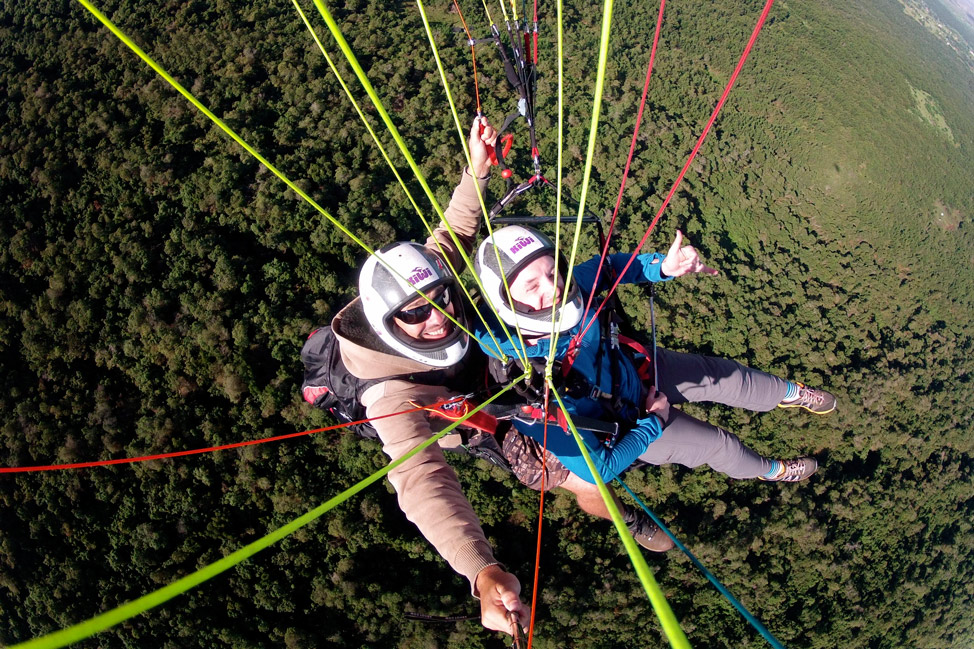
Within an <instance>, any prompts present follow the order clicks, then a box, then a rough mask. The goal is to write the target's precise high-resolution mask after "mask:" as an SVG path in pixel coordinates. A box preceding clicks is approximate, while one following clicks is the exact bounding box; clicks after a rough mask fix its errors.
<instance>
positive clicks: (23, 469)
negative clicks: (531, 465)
mask: <svg viewBox="0 0 974 649" xmlns="http://www.w3.org/2000/svg"><path fill="white" fill-rule="evenodd" d="M459 398H462V397H457V399H459ZM457 399H448V400H445V401H443V402H442V403H438V404H434V406H439V405H443V404H446V403H451V402H453V401H456V400H457ZM428 407H431V406H424V407H419V408H412V409H410V410H403V411H402V412H394V413H391V414H388V415H381V416H379V417H372V418H371V419H360V420H358V421H350V422H348V423H346V424H337V425H335V426H326V427H324V428H315V429H314V430H304V431H301V432H300V433H288V434H287V435H277V436H276V437H265V438H264V439H252V440H249V441H246V442H235V443H233V444H223V445H222V446H210V447H208V448H196V449H191V450H188V451H173V452H171V453H159V454H157V455H143V456H141V457H123V458H119V459H116V460H101V461H98V462H78V463H75V464H49V465H46V466H20V467H0V473H37V472H40V471H61V470H65V469H85V468H88V467H93V466H109V465H112V464H133V463H135V462H148V461H149V460H164V459H166V458H171V457H182V456H184V455H200V454H202V453H212V452H214V451H226V450H228V449H231V448H240V447H241V446H253V445H255V444H264V443H266V442H279V441H281V440H284V439H291V438H293V437H301V436H303V435H313V434H314V433H323V432H325V431H329V430H338V429H340V428H347V427H348V426H355V425H356V424H367V423H369V422H371V421H377V420H379V419H386V418H388V417H397V416H399V415H407V414H409V413H411V412H418V411H421V410H424V409H425V408H428Z"/></svg>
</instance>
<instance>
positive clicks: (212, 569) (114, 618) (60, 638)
mask: <svg viewBox="0 0 974 649" xmlns="http://www.w3.org/2000/svg"><path fill="white" fill-rule="evenodd" d="M516 383H517V382H516V381H515V382H514V383H511V384H510V385H508V386H507V387H505V388H504V389H503V390H502V391H501V392H498V393H497V394H496V395H494V396H493V397H491V398H490V399H488V400H487V401H485V402H484V403H483V404H481V405H480V406H478V407H476V408H474V409H473V410H471V411H470V412H469V413H467V415H466V416H464V417H463V418H462V419H460V420H458V421H455V422H453V423H451V424H450V425H449V426H447V427H446V428H445V429H443V430H442V431H441V432H439V433H437V434H436V435H434V436H432V437H430V438H429V439H428V440H426V441H425V442H423V443H422V444H420V445H419V446H417V447H416V448H414V449H413V450H411V451H410V452H409V453H407V454H406V455H404V456H402V457H401V458H399V459H398V460H395V461H393V462H390V463H389V464H388V465H387V466H385V467H383V468H382V469H379V470H378V471H376V472H375V473H373V474H372V475H370V476H369V477H367V478H365V479H363V480H361V481H359V482H358V483H356V484H354V485H353V486H351V487H349V488H348V489H346V490H345V491H343V492H341V493H340V494H338V495H337V496H335V497H334V498H332V499H331V500H329V501H327V502H325V503H324V504H322V505H319V506H318V507H315V508H314V509H312V510H311V511H309V512H308V513H306V514H304V515H303V516H299V517H298V518H296V519H294V520H293V521H291V522H290V523H288V524H286V525H284V526H283V527H280V528H278V529H277V530H275V531H273V532H271V533H270V534H268V535H266V536H264V537H263V538H260V539H257V540H256V541H254V542H253V543H249V544H247V545H245V546H244V547H242V548H240V549H239V550H237V551H235V552H232V553H231V554H229V555H227V556H226V557H224V558H223V559H220V560H219V561H217V562H215V563H211V564H210V565H208V566H205V567H204V568H202V569H200V570H197V571H196V572H194V573H193V574H191V575H186V576H185V577H183V578H182V579H178V580H176V581H174V582H173V583H171V584H169V585H168V586H164V587H162V588H160V589H159V590H156V591H154V592H151V593H149V594H148V595H143V596H142V597H140V598H138V599H136V600H132V601H131V602H128V603H126V604H122V605H121V606H119V607H117V608H114V609H112V610H111V611H108V612H106V613H102V614H101V615H98V616H96V617H93V618H91V619H90V620H86V621H85V622H81V623H80V624H75V625H74V626H71V627H68V628H67V629H63V630H61V631H55V632H54V633H51V634H48V635H46V636H42V637H40V638H35V639H33V640H28V641H27V642H22V643H20V644H16V645H11V646H10V647H9V649H57V648H58V647H66V646H67V645H69V644H72V643H74V642H78V641H79V640H84V639H85V638H89V637H91V636H93V635H95V634H96V633H98V632H100V631H104V630H105V629H108V628H110V627H113V626H115V625H116V624H120V623H121V622H124V621H125V620H128V619H130V618H133V617H135V616H136V615H139V614H140V613H144V612H145V611H148V610H149V609H151V608H154V607H156V606H159V605H160V604H164V603H165V602H168V601H169V600H171V599H172V598H174V597H176V596H177V595H181V594H183V593H185V592H186V591H188V590H189V589H191V588H193V587H194V586H198V585H199V584H201V583H203V582H204V581H207V580H208V579H212V578H213V577H216V576H217V575H219V574H221V573H223V572H226V571H227V570H229V569H230V568H232V567H234V566H236V565H237V564H239V563H242V562H244V561H246V560H247V559H249V558H250V557H252V556H254V555H255V554H257V553H258V552H260V551H261V550H264V549H266V548H268V547H270V546H271V545H273V544H274V543H276V542H278V541H280V540H281V539H283V538H284V537H286V536H288V535H290V534H293V533H294V532H296V531H297V530H299V529H300V528H302V527H304V526H305V525H307V524H308V523H311V522H313V521H315V520H316V519H318V518H320V517H321V515H322V514H324V513H325V512H327V511H329V510H330V509H333V508H334V507H336V506H338V505H340V504H341V503H343V502H345V501H346V500H348V499H349V498H351V497H352V496H354V495H355V494H357V493H359V492H360V491H362V490H363V489H365V488H366V487H368V486H369V485H371V484H373V483H375V482H377V481H379V480H381V479H382V478H383V477H385V475H386V474H387V473H389V472H390V471H392V470H393V469H395V468H396V467H398V466H399V465H401V464H403V463H404V462H406V461H407V460H409V459H410V458H411V457H413V456H414V455H416V454H417V453H419V452H420V451H422V450H423V449H425V448H428V447H429V446H432V445H433V444H435V443H436V442H437V441H439V439H440V438H441V437H443V436H444V435H447V434H449V433H450V432H452V431H453V429H454V428H456V427H457V426H459V425H460V424H462V423H463V422H464V421H466V420H467V419H469V418H470V417H471V416H472V415H473V414H474V413H477V412H480V410H481V409H483V408H484V407H485V406H486V405H488V404H489V403H491V402H492V401H494V400H495V399H497V398H498V397H500V396H501V395H503V394H504V393H506V392H507V391H508V390H510V389H512V388H513V387H514V385H515V384H516Z"/></svg>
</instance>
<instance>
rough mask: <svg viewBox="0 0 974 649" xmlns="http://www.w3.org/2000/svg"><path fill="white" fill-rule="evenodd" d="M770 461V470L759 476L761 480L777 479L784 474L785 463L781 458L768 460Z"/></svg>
mask: <svg viewBox="0 0 974 649" xmlns="http://www.w3.org/2000/svg"><path fill="white" fill-rule="evenodd" d="M768 461H769V462H771V470H770V471H768V472H767V473H765V474H764V475H763V476H761V479H762V480H777V479H778V478H780V477H781V476H783V475H784V474H785V463H784V462H782V461H781V460H768Z"/></svg>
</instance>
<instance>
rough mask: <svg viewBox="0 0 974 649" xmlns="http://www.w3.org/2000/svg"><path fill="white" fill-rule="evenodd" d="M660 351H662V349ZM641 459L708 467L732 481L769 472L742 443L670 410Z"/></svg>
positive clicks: (729, 434) (769, 467) (762, 459)
mask: <svg viewBox="0 0 974 649" xmlns="http://www.w3.org/2000/svg"><path fill="white" fill-rule="evenodd" d="M661 351H662V350H661ZM639 459H640V460H643V461H644V462H648V463H650V464H656V465H660V464H682V465H683V466H686V467H690V468H691V469H692V468H694V467H698V466H700V465H701V464H708V465H710V468H711V469H713V470H714V471H719V472H720V473H724V474H726V475H728V476H730V477H732V478H738V479H744V478H757V477H758V476H762V475H765V474H766V473H768V471H770V470H771V462H769V461H768V460H766V459H765V458H763V457H761V456H760V455H758V454H757V453H755V452H754V451H752V450H751V449H749V448H748V447H746V446H744V444H742V443H741V440H739V439H738V438H737V435H734V434H732V433H728V432H727V431H726V430H724V429H722V428H718V427H716V426H713V425H711V424H708V423H707V422H704V421H700V420H699V419H695V418H694V417H691V416H690V415H688V414H686V413H683V412H680V411H679V410H677V409H676V408H671V409H670V423H669V425H667V426H666V428H664V429H663V434H662V435H660V436H659V438H657V439H656V440H655V441H653V442H652V443H651V444H650V445H649V446H648V447H647V448H646V451H645V452H644V453H643V454H642V455H640V456H639Z"/></svg>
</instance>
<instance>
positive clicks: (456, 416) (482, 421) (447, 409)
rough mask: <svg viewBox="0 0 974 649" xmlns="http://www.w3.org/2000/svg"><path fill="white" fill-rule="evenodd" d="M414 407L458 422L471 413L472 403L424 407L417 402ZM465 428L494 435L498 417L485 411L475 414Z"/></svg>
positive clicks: (465, 400)
mask: <svg viewBox="0 0 974 649" xmlns="http://www.w3.org/2000/svg"><path fill="white" fill-rule="evenodd" d="M409 403H411V404H412V405H413V406H414V407H416V408H422V409H423V410H425V411H426V412H428V413H430V414H431V415H432V416H434V417H439V418H441V419H446V420H447V421H458V420H460V419H463V418H464V417H466V416H467V414H468V413H469V412H470V407H471V403H470V401H468V400H467V399H462V400H460V401H452V402H449V403H438V404H433V405H432V406H422V405H420V404H418V403H416V402H415V401H410V402H409ZM463 425H464V426H467V427H469V428H474V429H476V430H479V431H483V432H485V433H489V434H491V435H493V434H494V433H496V432H497V417H494V416H493V415H490V414H488V413H486V412H484V411H483V410H481V411H479V412H475V413H474V414H472V415H470V417H469V418H468V419H467V420H466V421H465V422H463Z"/></svg>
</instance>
